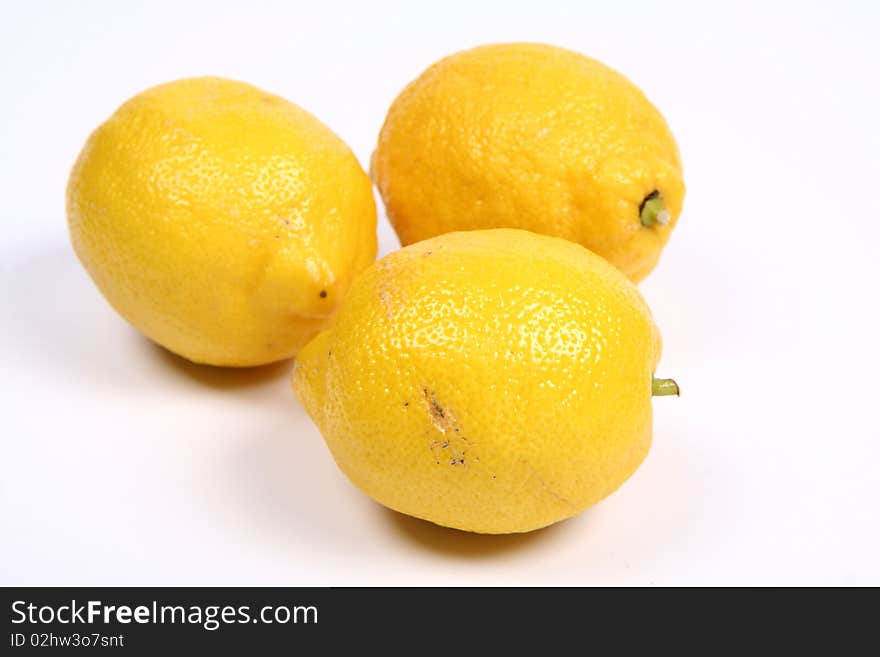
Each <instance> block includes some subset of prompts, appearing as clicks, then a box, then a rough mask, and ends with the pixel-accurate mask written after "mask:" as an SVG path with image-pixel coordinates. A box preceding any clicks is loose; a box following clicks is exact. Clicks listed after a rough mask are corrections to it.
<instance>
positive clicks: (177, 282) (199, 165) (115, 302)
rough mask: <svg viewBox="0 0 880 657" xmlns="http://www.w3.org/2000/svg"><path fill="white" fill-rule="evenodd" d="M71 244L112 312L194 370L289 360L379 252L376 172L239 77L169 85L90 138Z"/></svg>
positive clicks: (76, 184) (75, 189) (72, 208)
mask: <svg viewBox="0 0 880 657" xmlns="http://www.w3.org/2000/svg"><path fill="white" fill-rule="evenodd" d="M67 214H68V220H69V226H70V234H71V238H72V241H73V246H74V248H75V250H76V253H77V255H78V256H79V259H80V261H81V262H82V264H83V265H84V266H85V268H86V270H87V271H88V273H89V274H90V275H91V277H92V279H93V280H94V281H95V283H96V284H97V286H98V288H99V289H100V290H101V292H102V293H103V294H104V296H105V297H106V298H107V300H108V301H109V302H110V303H111V305H112V306H113V307H114V308H115V309H116V310H117V311H118V312H119V314H121V315H122V316H123V317H124V318H125V319H127V320H128V321H129V322H131V324H133V325H134V326H135V327H136V328H138V329H139V330H140V331H141V332H142V333H143V334H144V335H146V336H148V337H149V338H151V339H152V340H154V341H155V342H158V343H159V344H161V345H163V346H164V347H166V348H168V349H170V350H171V351H173V352H175V353H177V354H180V355H181V356H184V357H185V358H188V359H190V360H193V361H196V362H200V363H210V364H213V365H232V366H248V365H260V364H264V363H270V362H273V361H277V360H281V359H285V358H290V357H291V356H294V355H295V354H296V353H297V352H298V351H299V349H300V347H302V345H304V344H305V343H306V342H307V341H308V340H309V339H310V338H311V337H312V336H314V335H315V333H317V332H318V331H319V330H320V329H321V328H322V327H324V326H325V325H326V324H327V322H328V320H329V318H331V317H332V316H333V315H334V313H335V310H336V307H337V305H338V303H339V301H340V299H341V298H342V296H343V294H344V293H345V291H346V290H347V289H348V287H349V284H350V283H351V280H352V278H353V277H354V276H355V275H356V274H357V273H358V272H360V271H362V270H363V269H364V268H366V267H367V266H368V265H369V264H370V263H371V262H372V261H373V260H374V259H375V256H376V234H375V229H376V210H375V204H374V201H373V194H372V188H371V185H370V181H369V178H368V177H367V175H366V174H365V173H364V171H363V169H362V168H361V167H360V165H359V164H358V162H357V160H356V159H355V157H354V155H353V154H352V153H351V151H350V150H349V148H348V147H347V146H346V145H345V144H344V143H343V142H342V140H340V139H339V138H338V137H337V136H336V135H335V134H333V132H331V131H330V129H329V128H327V127H326V126H324V125H323V124H322V123H321V122H320V121H318V120H317V119H316V118H315V117H313V116H312V115H311V114H309V113H308V112H306V111H304V110H302V109H300V108H299V107H297V106H296V105H294V104H293V103H290V102H288V101H286V100H284V99H283V98H280V97H278V96H274V95H272V94H269V93H266V92H264V91H261V90H259V89H256V88H254V87H252V86H250V85H248V84H244V83H242V82H235V81H232V80H225V79H220V78H212V77H204V78H193V79H185V80H178V81H175V82H170V83H168V84H163V85H160V86H157V87H154V88H152V89H149V90H147V91H144V92H143V93H140V94H138V95H137V96H135V97H134V98H132V99H130V100H129V101H128V102H126V103H125V104H124V105H122V107H120V108H119V109H118V110H117V111H116V113H115V114H113V116H111V117H110V118H109V119H108V120H107V121H106V122H105V123H104V124H103V125H101V126H100V127H99V128H98V129H97V130H95V132H94V133H93V134H92V135H91V137H90V138H89V140H88V142H87V143H86V145H85V147H84V148H83V150H82V152H81V153H80V156H79V159H78V160H77V162H76V164H75V166H74V168H73V171H72V173H71V175H70V181H69V183H68V189H67Z"/></svg>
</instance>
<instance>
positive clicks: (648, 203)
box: [639, 192, 669, 226]
mask: <svg viewBox="0 0 880 657" xmlns="http://www.w3.org/2000/svg"><path fill="white" fill-rule="evenodd" d="M639 216H640V218H641V220H642V225H643V226H653V225H654V224H660V225H661V226H665V225H666V224H668V223H669V210H667V209H666V208H665V206H664V205H663V197H662V196H660V193H659V192H652V193H651V194H649V195H648V196H647V197H646V198H645V200H644V202H643V203H642V207H641V210H640V211H639Z"/></svg>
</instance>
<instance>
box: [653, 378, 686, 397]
mask: <svg viewBox="0 0 880 657" xmlns="http://www.w3.org/2000/svg"><path fill="white" fill-rule="evenodd" d="M651 395H652V396H654V397H668V396H670V395H675V396H676V397H678V396H680V395H681V392H680V391H679V389H678V384H677V383H676V382H675V381H673V380H672V379H653V380H652V381H651Z"/></svg>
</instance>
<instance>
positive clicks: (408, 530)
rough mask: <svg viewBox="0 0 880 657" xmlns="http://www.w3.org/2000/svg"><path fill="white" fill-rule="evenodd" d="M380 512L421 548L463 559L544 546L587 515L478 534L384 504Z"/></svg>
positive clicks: (390, 524) (559, 537)
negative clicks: (520, 529)
mask: <svg viewBox="0 0 880 657" xmlns="http://www.w3.org/2000/svg"><path fill="white" fill-rule="evenodd" d="M381 511H382V513H383V514H384V519H385V520H386V521H387V524H388V525H389V526H390V527H391V528H392V529H393V530H394V531H395V532H396V533H397V535H399V536H400V537H401V538H403V539H405V540H407V541H409V542H412V543H414V544H416V545H417V546H418V547H421V548H426V549H428V550H431V551H434V552H438V553H441V554H444V555H446V556H452V557H459V558H462V559H479V558H491V557H493V556H496V555H500V554H505V553H514V552H522V551H527V550H534V549H538V548H544V547H546V546H547V545H549V544H551V543H553V542H554V541H558V540H560V539H561V538H562V537H563V536H564V535H565V534H566V533H568V532H569V531H570V530H573V529H575V528H576V525H580V524H581V523H583V521H584V519H585V517H586V515H587V514H586V513H582V514H580V515H578V516H575V517H574V518H569V519H567V520H563V521H560V522H557V523H554V524H552V525H550V526H548V527H544V528H543V529H536V530H534V531H531V532H525V533H521V534H476V533H474V532H466V531H462V530H460V529H452V528H450V527H443V526H441V525H436V524H434V523H433V522H429V521H427V520H422V519H420V518H414V517H413V516H408V515H405V514H403V513H398V512H397V511H393V510H391V509H388V508H386V507H381Z"/></svg>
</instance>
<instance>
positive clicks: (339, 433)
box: [293, 229, 661, 533]
mask: <svg viewBox="0 0 880 657" xmlns="http://www.w3.org/2000/svg"><path fill="white" fill-rule="evenodd" d="M660 349H661V344H660V335H659V333H658V331H657V329H656V327H655V326H654V323H653V320H652V318H651V314H650V311H649V310H648V307H647V306H646V305H645V303H644V301H643V300H642V298H641V296H640V295H639V293H638V290H637V289H636V288H635V286H634V285H633V284H632V283H631V282H630V281H628V280H627V279H626V278H625V277H624V276H623V275H622V274H621V273H620V272H619V271H618V270H617V269H615V268H614V267H612V266H611V265H609V264H608V263H607V262H606V261H605V260H603V259H602V258H600V257H599V256H596V255H595V254H593V253H590V252H589V251H587V250H586V249H584V248H583V247H581V246H580V245H578V244H575V243H573V242H569V241H566V240H562V239H558V238H554V237H548V236H544V235H536V234H534V233H530V232H526V231H521V230H513V229H496V230H485V231H468V232H457V233H447V234H445V235H442V236H440V237H436V238H433V239H429V240H426V241H423V242H419V243H417V244H414V245H411V246H408V247H406V248H403V249H401V250H400V251H397V252H394V253H391V254H390V255H388V256H386V257H384V258H382V259H381V260H379V261H378V262H377V263H375V264H374V265H373V266H372V267H370V268H369V269H367V271H366V272H365V273H364V274H362V275H361V277H359V278H358V280H357V281H356V282H355V283H354V285H353V286H352V288H351V290H350V292H349V294H348V296H347V297H346V299H345V302H344V304H343V305H342V308H341V310H340V313H339V315H338V317H337V321H336V322H335V324H334V326H333V327H331V328H330V329H328V330H326V331H324V332H322V333H320V334H319V335H318V336H317V337H316V338H315V339H314V340H312V341H311V342H310V343H309V344H308V345H306V347H305V348H304V349H303V350H302V352H301V353H300V355H299V357H298V358H297V361H296V365H295V367H294V375H293V387H294V390H295V392H296V394H297V395H298V397H299V398H300V400H301V401H302V403H303V405H304V406H305V408H306V410H307V412H308V413H309V415H310V416H311V417H312V418H313V420H314V421H315V423H316V424H317V425H318V427H319V429H320V430H321V433H322V435H323V436H324V439H325V440H326V442H327V445H328V446H329V448H330V450H331V452H332V454H333V457H334V458H335V460H336V462H337V464H338V465H339V467H340V468H341V469H342V470H343V471H344V472H345V473H346V475H348V477H349V478H350V479H351V480H352V482H354V484H355V485H357V486H358V487H359V488H361V489H362V490H363V491H364V492H365V493H367V494H368V495H370V496H371V497H373V498H374V499H376V500H377V501H379V502H380V503H382V504H384V505H386V506H388V507H390V508H392V509H395V510H397V511H400V512H403V513H406V514H409V515H413V516H417V517H419V518H424V519H426V520H430V521H432V522H435V523H437V524H440V525H445V526H448V527H455V528H458V529H463V530H468V531H473V532H481V533H510V532H525V531H530V530H533V529H537V528H539V527H544V526H546V525H549V524H551V523H553V522H556V521H558V520H562V519H563V518H567V517H569V516H572V515H574V514H577V513H579V512H580V511H582V510H583V509H585V508H587V507H588V506H590V505H592V504H594V503H596V502H598V501H599V500H601V499H602V498H604V497H605V496H606V495H608V494H610V493H611V492H612V491H614V490H615V489H616V488H618V486H620V485H621V484H622V483H623V482H624V480H626V479H627V477H629V476H630V475H631V474H632V473H633V472H634V471H635V469H636V468H637V467H638V465H639V464H640V463H641V462H642V460H643V459H644V457H645V455H646V454H647V452H648V448H649V446H650V442H651V378H652V373H653V371H654V368H655V366H656V364H657V361H658V359H659V356H660Z"/></svg>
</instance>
